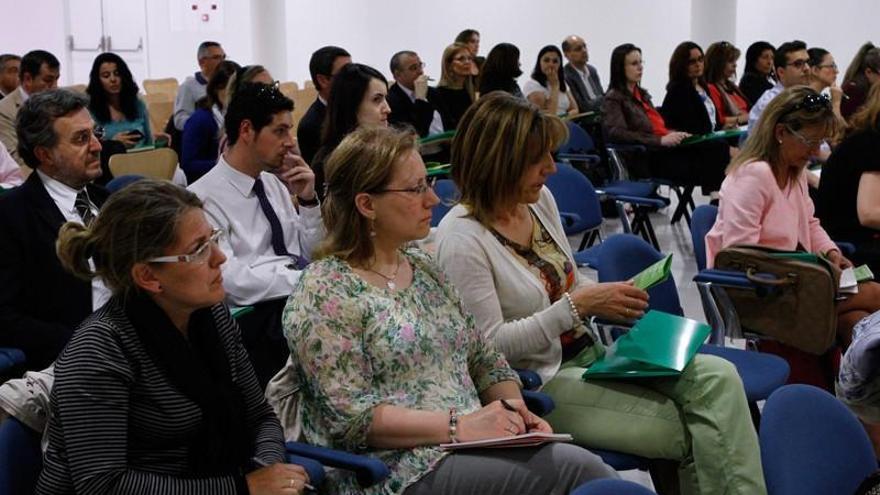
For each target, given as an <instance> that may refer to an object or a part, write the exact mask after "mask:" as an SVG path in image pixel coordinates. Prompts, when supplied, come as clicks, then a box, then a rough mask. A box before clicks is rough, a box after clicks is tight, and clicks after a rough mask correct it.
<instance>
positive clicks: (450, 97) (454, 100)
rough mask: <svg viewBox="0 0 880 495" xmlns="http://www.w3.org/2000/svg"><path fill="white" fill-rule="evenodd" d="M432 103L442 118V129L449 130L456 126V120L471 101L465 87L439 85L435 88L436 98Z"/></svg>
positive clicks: (459, 118)
mask: <svg viewBox="0 0 880 495" xmlns="http://www.w3.org/2000/svg"><path fill="white" fill-rule="evenodd" d="M433 103H434V106H435V107H436V108H437V111H438V112H440V117H441V118H442V119H443V129H444V130H447V131H451V130H453V129H457V128H458V121H459V120H461V117H462V116H463V115H464V113H465V112H467V109H468V108H470V107H471V104H472V103H473V101H472V100H471V96H470V94H468V92H467V90H465V89H452V88H449V87H445V86H440V87H438V88H437V89H436V98H435V99H434V101H433Z"/></svg>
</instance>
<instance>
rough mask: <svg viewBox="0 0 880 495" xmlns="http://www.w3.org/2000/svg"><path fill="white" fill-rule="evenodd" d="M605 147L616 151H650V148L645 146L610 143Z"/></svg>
mask: <svg viewBox="0 0 880 495" xmlns="http://www.w3.org/2000/svg"><path fill="white" fill-rule="evenodd" d="M605 147H606V148H608V149H609V150H614V151H639V152H645V151H648V148H647V147H646V146H645V145H643V144H626V143H608V144H606V145H605Z"/></svg>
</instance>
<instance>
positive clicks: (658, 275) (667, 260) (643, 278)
mask: <svg viewBox="0 0 880 495" xmlns="http://www.w3.org/2000/svg"><path fill="white" fill-rule="evenodd" d="M671 269H672V253H669V254H667V255H666V256H664V257H663V258H662V259H661V260H659V261H658V262H656V263H654V264H653V265H651V266H649V267H648V268H645V269H644V270H642V271H641V272H639V274H638V275H636V276H635V277H633V285H635V286H636V287H638V288H639V289H642V290H648V289H650V288H651V287H654V286H655V285H657V284H659V283H661V282H663V281H664V280H666V279H667V278H669V273H670V271H671Z"/></svg>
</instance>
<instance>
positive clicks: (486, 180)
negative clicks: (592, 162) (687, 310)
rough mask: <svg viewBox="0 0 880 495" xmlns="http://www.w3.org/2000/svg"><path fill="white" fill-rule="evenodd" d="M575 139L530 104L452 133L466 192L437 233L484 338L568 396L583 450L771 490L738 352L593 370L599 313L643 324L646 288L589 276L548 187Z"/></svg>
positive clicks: (477, 115) (721, 489)
mask: <svg viewBox="0 0 880 495" xmlns="http://www.w3.org/2000/svg"><path fill="white" fill-rule="evenodd" d="M566 138H567V128H566V127H565V124H564V123H563V122H562V120H560V119H559V118H557V117H556V116H554V115H549V114H547V113H545V112H541V111H539V110H538V109H537V108H536V107H535V106H533V105H531V104H529V103H527V102H524V101H522V100H519V99H516V98H513V97H510V96H509V95H505V94H503V93H494V94H492V95H488V96H486V97H481V98H480V100H479V101H478V102H477V103H476V104H475V105H474V106H473V108H471V109H470V110H469V111H468V113H467V114H465V116H464V118H463V119H462V122H461V127H460V128H459V131H458V133H457V134H456V136H455V140H454V141H453V143H452V177H453V180H454V181H455V183H456V185H457V186H458V188H459V189H460V191H461V201H460V203H459V204H457V205H456V206H455V207H453V208H452V210H450V211H449V213H447V214H446V216H445V217H444V218H443V220H442V221H441V222H440V226H439V227H438V229H437V239H438V243H437V260H438V262H439V263H440V266H441V267H442V268H443V270H444V271H445V272H446V273H447V274H448V275H449V278H450V281H451V282H452V283H453V284H454V285H455V287H456V288H457V289H458V290H459V291H461V294H462V300H463V302H464V307H465V308H466V309H467V310H468V311H470V312H471V313H473V315H474V318H475V319H476V323H477V325H476V328H478V329H480V331H481V332H482V333H483V335H485V338H486V339H487V340H491V341H493V342H494V343H495V345H496V346H497V347H498V349H499V350H500V351H501V352H503V353H504V356H505V357H506V358H507V359H508V360H509V361H510V362H511V363H512V364H513V365H514V366H515V367H518V368H527V369H531V370H533V371H535V372H536V373H538V374H539V375H540V376H541V378H542V380H543V381H544V386H543V388H542V391H544V392H546V393H548V394H549V395H550V396H551V397H553V399H554V401H555V402H556V409H554V411H553V412H552V413H551V414H550V415H549V416H547V420H548V422H549V423H550V424H551V425H552V426H553V428H555V429H556V430H558V431H563V432H567V433H571V434H572V436H574V439H575V442H576V443H578V444H579V445H582V446H587V447H593V448H599V449H608V450H615V451H622V452H626V453H629V454H636V455H640V456H644V457H647V458H650V459H670V460H673V461H678V474H679V482H680V484H681V493H728V494H743V495H745V494H749V495H752V494H760V493H766V490H765V488H764V479H763V476H762V474H761V463H760V453H759V450H758V439H757V436H756V434H755V431H754V427H753V426H752V422H751V416H750V415H749V412H748V404H747V403H746V397H745V393H744V391H743V388H742V382H741V381H740V379H739V377H738V376H737V373H736V369H735V368H734V367H733V365H732V364H730V363H729V362H727V361H725V360H723V359H720V358H717V357H715V356H705V355H697V356H696V357H695V358H694V360H693V361H692V362H691V363H690V364H689V365H688V366H687V367H685V369H684V371H683V373H682V375H681V376H680V377H677V378H662V379H658V380H652V379H639V380H633V381H629V380H592V381H585V380H583V378H582V375H583V373H584V368H586V367H588V366H590V365H591V364H592V363H593V362H595V361H596V360H597V359H598V358H599V357H600V356H602V355H603V354H604V352H605V348H604V346H603V345H602V343H601V341H599V340H598V338H597V335H596V332H595V330H594V329H593V327H592V324H591V323H590V319H591V318H593V317H599V318H607V319H611V320H614V321H629V320H636V319H638V318H640V317H641V316H642V315H643V314H644V311H645V310H646V308H647V307H648V294H647V293H646V292H645V291H643V290H641V289H639V288H637V287H634V286H633V284H632V282H631V281H630V282H620V283H602V284H596V283H592V282H590V281H589V280H586V279H585V278H584V277H582V276H581V275H580V274H579V273H578V269H577V265H576V264H575V262H574V260H573V259H572V254H571V249H570V246H569V242H568V238H567V237H566V235H565V232H564V231H563V228H562V224H561V222H560V220H559V212H558V211H557V208H556V202H555V201H554V199H553V195H552V194H551V193H550V191H549V190H548V189H547V188H546V187H545V185H544V184H545V182H546V180H547V177H548V176H549V175H551V174H553V173H555V172H556V165H555V163H554V161H553V156H552V155H551V153H552V151H553V150H554V149H556V148H557V147H558V146H559V145H560V144H561V143H562V142H564V141H565V140H566ZM719 459H724V462H718V461H719ZM669 464H670V465H673V464H675V463H669Z"/></svg>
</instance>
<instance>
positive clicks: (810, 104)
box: [782, 93, 831, 117]
mask: <svg viewBox="0 0 880 495" xmlns="http://www.w3.org/2000/svg"><path fill="white" fill-rule="evenodd" d="M830 109H831V100H830V99H829V98H828V96H826V95H823V94H821V93H810V94H808V95H806V96H804V99H802V100H801V101H799V102H798V103H796V104H795V105H794V106H793V107H791V108H789V109H788V111H786V112H785V113H784V114H782V116H783V117H784V116H786V115H789V114H792V113H794V112H797V111H799V110H804V111H805V112H807V113H818V112H821V111H822V110H830Z"/></svg>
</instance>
